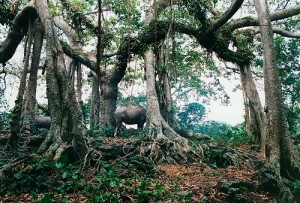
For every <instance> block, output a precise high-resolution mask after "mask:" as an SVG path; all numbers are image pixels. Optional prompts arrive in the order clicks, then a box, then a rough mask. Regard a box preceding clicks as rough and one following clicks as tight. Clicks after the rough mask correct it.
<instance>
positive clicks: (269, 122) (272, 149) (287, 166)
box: [254, 0, 300, 179]
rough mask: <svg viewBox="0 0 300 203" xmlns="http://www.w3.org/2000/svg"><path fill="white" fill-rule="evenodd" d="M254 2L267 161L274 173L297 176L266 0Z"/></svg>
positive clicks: (297, 163) (299, 163)
mask: <svg viewBox="0 0 300 203" xmlns="http://www.w3.org/2000/svg"><path fill="white" fill-rule="evenodd" d="M254 3H255V9H256V12H257V14H258V20H259V25H260V32H261V37H262V45H263V56H264V85H265V100H266V104H265V112H266V143H267V144H266V151H265V153H266V157H267V165H268V166H269V167H271V168H272V169H273V170H274V171H275V172H276V174H280V175H282V176H284V177H287V178H294V179H299V177H300V161H299V153H298V152H297V151H296V150H295V149H294V148H293V146H292V142H291V138H290V136H289V132H288V127H287V121H286V117H285V114H284V108H283V99H282V93H281V84H280V80H279V73H278V69H277V67H276V55H275V49H274V42H273V31H272V27H271V20H270V14H269V10H268V4H267V1H266V0H263V1H261V0H255V1H254Z"/></svg>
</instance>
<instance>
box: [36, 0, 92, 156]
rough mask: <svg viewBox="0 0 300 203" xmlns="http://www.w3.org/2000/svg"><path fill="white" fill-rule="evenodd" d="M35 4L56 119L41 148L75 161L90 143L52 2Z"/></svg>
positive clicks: (52, 108) (49, 103) (48, 94)
mask: <svg viewBox="0 0 300 203" xmlns="http://www.w3.org/2000/svg"><path fill="white" fill-rule="evenodd" d="M35 5H36V10H37V13H38V14H39V16H40V18H41V22H42V24H43V27H44V29H45V36H46V64H45V66H46V71H47V72H46V82H47V97H48V106H49V110H50V114H51V118H52V120H51V127H50V130H49V133H48V135H47V137H46V139H45V141H44V142H43V144H42V145H41V147H40V151H41V152H46V155H47V156H49V157H51V158H53V159H55V160H56V159H58V158H60V157H61V156H62V155H64V154H67V155H68V157H69V158H70V159H72V160H76V159H78V158H83V157H84V156H85V155H86V153H87V146H86V143H85V140H84V135H85V129H84V124H83V122H82V115H81V111H80V109H79V105H78V103H77V100H76V94H75V89H74V86H72V85H71V83H70V79H69V77H68V74H67V71H66V67H65V65H64V64H65V63H64V57H63V51H62V48H61V45H60V43H59V41H58V38H57V36H56V33H55V30H54V27H53V21H52V20H51V19H52V17H51V15H50V12H49V8H48V3H47V1H46V0H38V1H36V2H35Z"/></svg>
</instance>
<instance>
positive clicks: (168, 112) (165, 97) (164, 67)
mask: <svg viewBox="0 0 300 203" xmlns="http://www.w3.org/2000/svg"><path fill="white" fill-rule="evenodd" d="M168 52H169V50H168V49H165V48H164V43H161V48H160V50H159V53H158V54H157V55H158V60H157V64H158V65H157V66H156V69H157V70H156V72H157V74H158V79H159V80H158V81H157V82H158V83H159V84H158V85H157V88H156V90H157V94H158V98H159V106H160V112H161V114H162V116H163V118H164V119H165V120H166V121H167V123H168V124H169V125H170V126H171V127H172V128H175V127H176V126H175V125H176V122H175V114H174V111H173V108H172V96H171V85H170V81H169V68H168V63H169V61H168V57H167V55H168V54H169V53H168Z"/></svg>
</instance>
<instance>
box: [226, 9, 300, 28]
mask: <svg viewBox="0 0 300 203" xmlns="http://www.w3.org/2000/svg"><path fill="white" fill-rule="evenodd" d="M298 14H300V5H299V6H296V7H293V8H289V9H284V10H280V11H277V12H274V13H271V14H270V18H271V21H276V20H282V19H285V18H289V17H292V16H295V15H298ZM228 26H229V28H230V29H231V30H232V31H233V30H235V29H239V28H243V27H249V26H258V19H257V18H252V17H245V18H241V19H238V20H233V21H231V22H230V23H229V24H228Z"/></svg>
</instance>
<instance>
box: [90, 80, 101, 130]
mask: <svg viewBox="0 0 300 203" xmlns="http://www.w3.org/2000/svg"><path fill="white" fill-rule="evenodd" d="M91 77H92V93H91V109H90V129H91V130H99V127H100V91H99V78H98V76H97V75H96V74H95V75H92V76H91Z"/></svg>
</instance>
